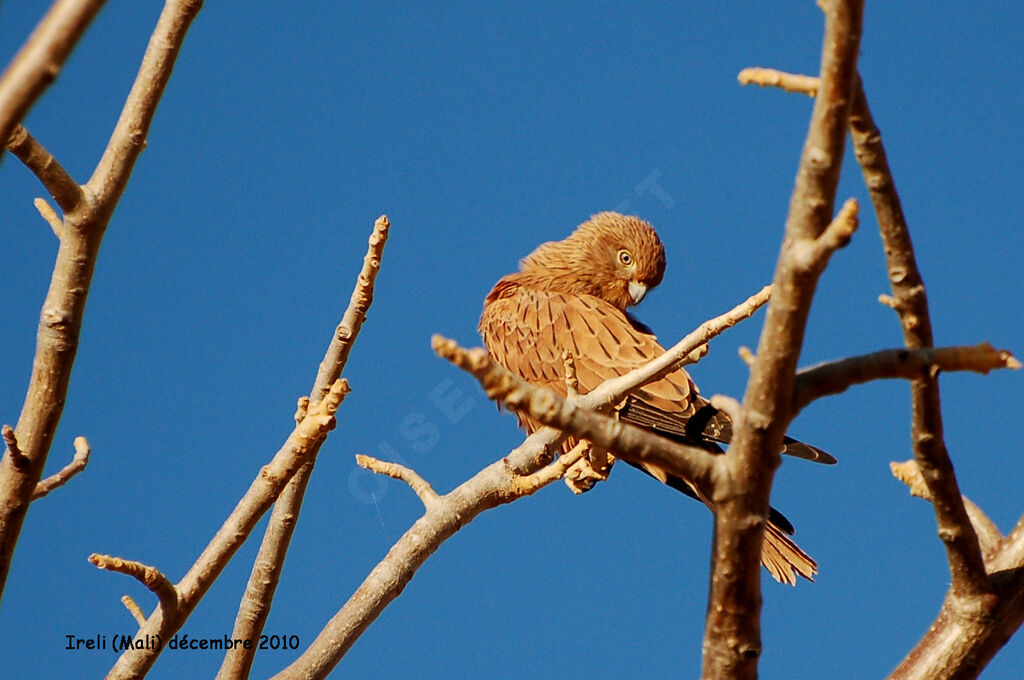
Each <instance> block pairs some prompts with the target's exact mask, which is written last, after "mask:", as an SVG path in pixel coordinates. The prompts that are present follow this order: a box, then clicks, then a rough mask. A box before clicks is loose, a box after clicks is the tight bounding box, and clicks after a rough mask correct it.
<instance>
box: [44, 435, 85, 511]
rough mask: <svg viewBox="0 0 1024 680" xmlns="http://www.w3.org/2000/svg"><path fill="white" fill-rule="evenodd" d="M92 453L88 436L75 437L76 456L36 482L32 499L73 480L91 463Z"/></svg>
mask: <svg viewBox="0 0 1024 680" xmlns="http://www.w3.org/2000/svg"><path fill="white" fill-rule="evenodd" d="M90 454H92V449H90V448H89V442H88V441H87V440H86V438H85V437H75V457H74V458H72V459H71V462H70V463H68V464H67V465H65V466H64V467H63V468H62V469H61V471H60V472H58V473H57V474H55V475H51V476H49V477H47V478H46V479H44V480H43V481H41V482H39V483H38V484H36V490H35V491H33V492H32V500H36V499H39V498H42V497H43V496H45V495H46V494H48V493H50V492H51V491H53V490H54V489H56V488H58V487H61V486H64V485H65V484H67V483H68V482H69V481H71V478H72V477H74V476H75V475H77V474H78V473H79V472H81V471H82V470H84V469H85V466H86V465H88V464H89V456H90Z"/></svg>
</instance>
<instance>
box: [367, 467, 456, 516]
mask: <svg viewBox="0 0 1024 680" xmlns="http://www.w3.org/2000/svg"><path fill="white" fill-rule="evenodd" d="M356 464H357V465H358V466H359V467H361V468H366V469H367V470H370V471H371V472H376V473H377V474H379V475H387V476H388V477H391V478H392V479H399V480H401V481H403V482H405V483H406V484H408V485H409V488H411V489H412V490H413V491H414V492H416V495H417V496H419V499H420V500H421V501H423V505H424V507H426V508H427V509H428V510H429V509H430V507H431V506H432V505H433V504H434V503H436V502H437V500H438V498H439V496H438V495H437V492H436V491H434V487H432V486H430V483H429V482H428V481H427V480H425V479H423V477H420V475H419V474H418V473H417V472H416V471H415V470H413V469H411V468H407V467H405V466H404V465H399V464H398V463H389V462H387V461H383V460H378V459H376V458H374V457H373V456H365V455H363V454H361V453H357V454H356Z"/></svg>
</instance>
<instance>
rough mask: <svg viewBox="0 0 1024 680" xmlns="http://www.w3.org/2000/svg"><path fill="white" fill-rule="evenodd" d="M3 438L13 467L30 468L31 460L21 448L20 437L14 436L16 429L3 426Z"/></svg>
mask: <svg viewBox="0 0 1024 680" xmlns="http://www.w3.org/2000/svg"><path fill="white" fill-rule="evenodd" d="M2 431H3V438H4V444H5V446H6V447H7V456H6V458H9V459H10V461H11V465H13V466H14V467H15V468H25V467H28V464H29V459H28V458H27V457H26V456H25V454H24V453H22V452H21V447H20V446H19V445H18V436H17V435H16V434H14V428H13V427H11V426H10V425H4V426H3V430H2Z"/></svg>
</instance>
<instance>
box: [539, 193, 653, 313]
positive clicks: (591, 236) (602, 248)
mask: <svg viewBox="0 0 1024 680" xmlns="http://www.w3.org/2000/svg"><path fill="white" fill-rule="evenodd" d="M520 269H521V270H522V272H523V273H524V274H525V273H529V274H535V275H540V276H544V275H546V276H547V277H548V280H549V283H550V285H549V286H548V288H549V289H551V290H558V291H560V292H565V293H570V294H579V293H584V294H587V295H593V296H595V297H599V298H601V299H603V300H605V301H606V302H609V303H611V304H613V305H615V306H616V307H618V308H619V309H622V310H625V309H626V308H627V307H629V306H631V305H635V304H638V303H639V302H640V301H641V300H643V298H644V295H646V294H647V291H648V290H650V289H651V288H654V287H655V286H657V285H658V284H659V283H661V278H662V276H664V274H665V247H664V246H663V245H662V243H661V239H659V238H658V234H657V232H655V231H654V227H652V226H651V225H650V224H648V223H647V222H645V221H643V220H641V219H640V218H639V217H631V216H628V215H620V214H619V213H615V212H603V213H598V214H597V215H594V216H593V217H591V218H590V219H589V220H587V221H586V222H584V223H583V224H581V225H580V226H578V227H577V228H576V231H574V232H573V233H572V234H570V235H569V237H568V238H566V239H564V240H562V241H552V242H550V243H544V244H542V245H541V246H540V247H538V248H537V249H536V250H535V251H533V252H532V253H530V254H529V255H528V256H527V257H526V258H525V259H523V261H522V262H521V263H520Z"/></svg>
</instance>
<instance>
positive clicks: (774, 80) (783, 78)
mask: <svg viewBox="0 0 1024 680" xmlns="http://www.w3.org/2000/svg"><path fill="white" fill-rule="evenodd" d="M736 79H737V80H739V81H740V85H760V86H761V87H777V88H779V89H780V90H784V91H785V92H796V93H797V94H806V95H807V96H809V97H816V96H817V95H818V88H819V87H820V85H821V81H820V80H819V79H818V78H817V77H816V76H804V75H798V74H795V73H786V72H784V71H777V70H775V69H773V68H759V67H751V68H745V69H743V70H742V71H740V72H739V75H738V76H736Z"/></svg>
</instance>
